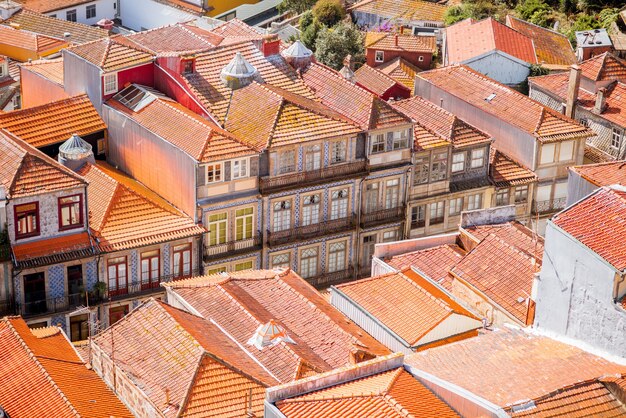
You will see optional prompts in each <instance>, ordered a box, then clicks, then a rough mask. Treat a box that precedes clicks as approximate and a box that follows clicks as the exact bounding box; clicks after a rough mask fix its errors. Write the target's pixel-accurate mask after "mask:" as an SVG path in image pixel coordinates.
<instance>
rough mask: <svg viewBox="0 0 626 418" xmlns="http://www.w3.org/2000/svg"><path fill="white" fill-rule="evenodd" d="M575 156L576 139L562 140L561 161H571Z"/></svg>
mask: <svg viewBox="0 0 626 418" xmlns="http://www.w3.org/2000/svg"><path fill="white" fill-rule="evenodd" d="M611 145H612V143H611ZM573 158H574V141H564V142H561V144H560V148H559V161H570V160H572V159H573Z"/></svg>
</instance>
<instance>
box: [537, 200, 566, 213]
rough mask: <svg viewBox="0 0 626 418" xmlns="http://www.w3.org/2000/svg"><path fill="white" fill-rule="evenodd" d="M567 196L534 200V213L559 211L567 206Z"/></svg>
mask: <svg viewBox="0 0 626 418" xmlns="http://www.w3.org/2000/svg"><path fill="white" fill-rule="evenodd" d="M565 201H566V198H564V197H559V198H558V199H552V200H539V201H536V202H533V213H534V214H545V213H552V212H557V211H559V210H561V209H563V208H565Z"/></svg>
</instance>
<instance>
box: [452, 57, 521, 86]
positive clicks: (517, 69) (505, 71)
mask: <svg viewBox="0 0 626 418" xmlns="http://www.w3.org/2000/svg"><path fill="white" fill-rule="evenodd" d="M464 64H465V65H467V66H468V67H470V68H472V69H474V70H476V71H478V72H479V73H482V74H484V75H486V76H487V77H491V78H493V79H494V80H496V81H498V82H500V83H502V84H507V85H510V86H511V85H516V84H520V83H521V82H523V81H524V80H526V77H528V74H529V73H530V65H529V64H527V63H522V62H520V61H518V60H516V59H514V58H512V57H511V56H509V55H507V54H505V53H503V52H500V51H494V52H492V53H490V54H489V55H486V56H482V57H477V58H474V59H473V60H471V61H466V62H464Z"/></svg>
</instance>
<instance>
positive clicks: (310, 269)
mask: <svg viewBox="0 0 626 418" xmlns="http://www.w3.org/2000/svg"><path fill="white" fill-rule="evenodd" d="M300 276H302V277H303V278H305V279H308V278H310V277H315V276H317V247H314V248H307V249H306V250H302V252H301V253H300Z"/></svg>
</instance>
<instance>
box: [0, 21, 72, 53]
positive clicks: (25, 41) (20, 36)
mask: <svg viewBox="0 0 626 418" xmlns="http://www.w3.org/2000/svg"><path fill="white" fill-rule="evenodd" d="M0 44H2V45H8V46H10V47H17V48H23V49H26V50H28V51H33V52H36V53H38V54H41V55H46V53H49V52H51V51H55V50H58V49H60V48H62V47H64V46H66V45H67V42H66V41H62V40H59V39H55V38H50V37H48V36H44V35H39V34H37V33H35V32H30V31H27V30H21V29H19V30H18V29H14V28H12V27H9V26H4V25H0Z"/></svg>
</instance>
